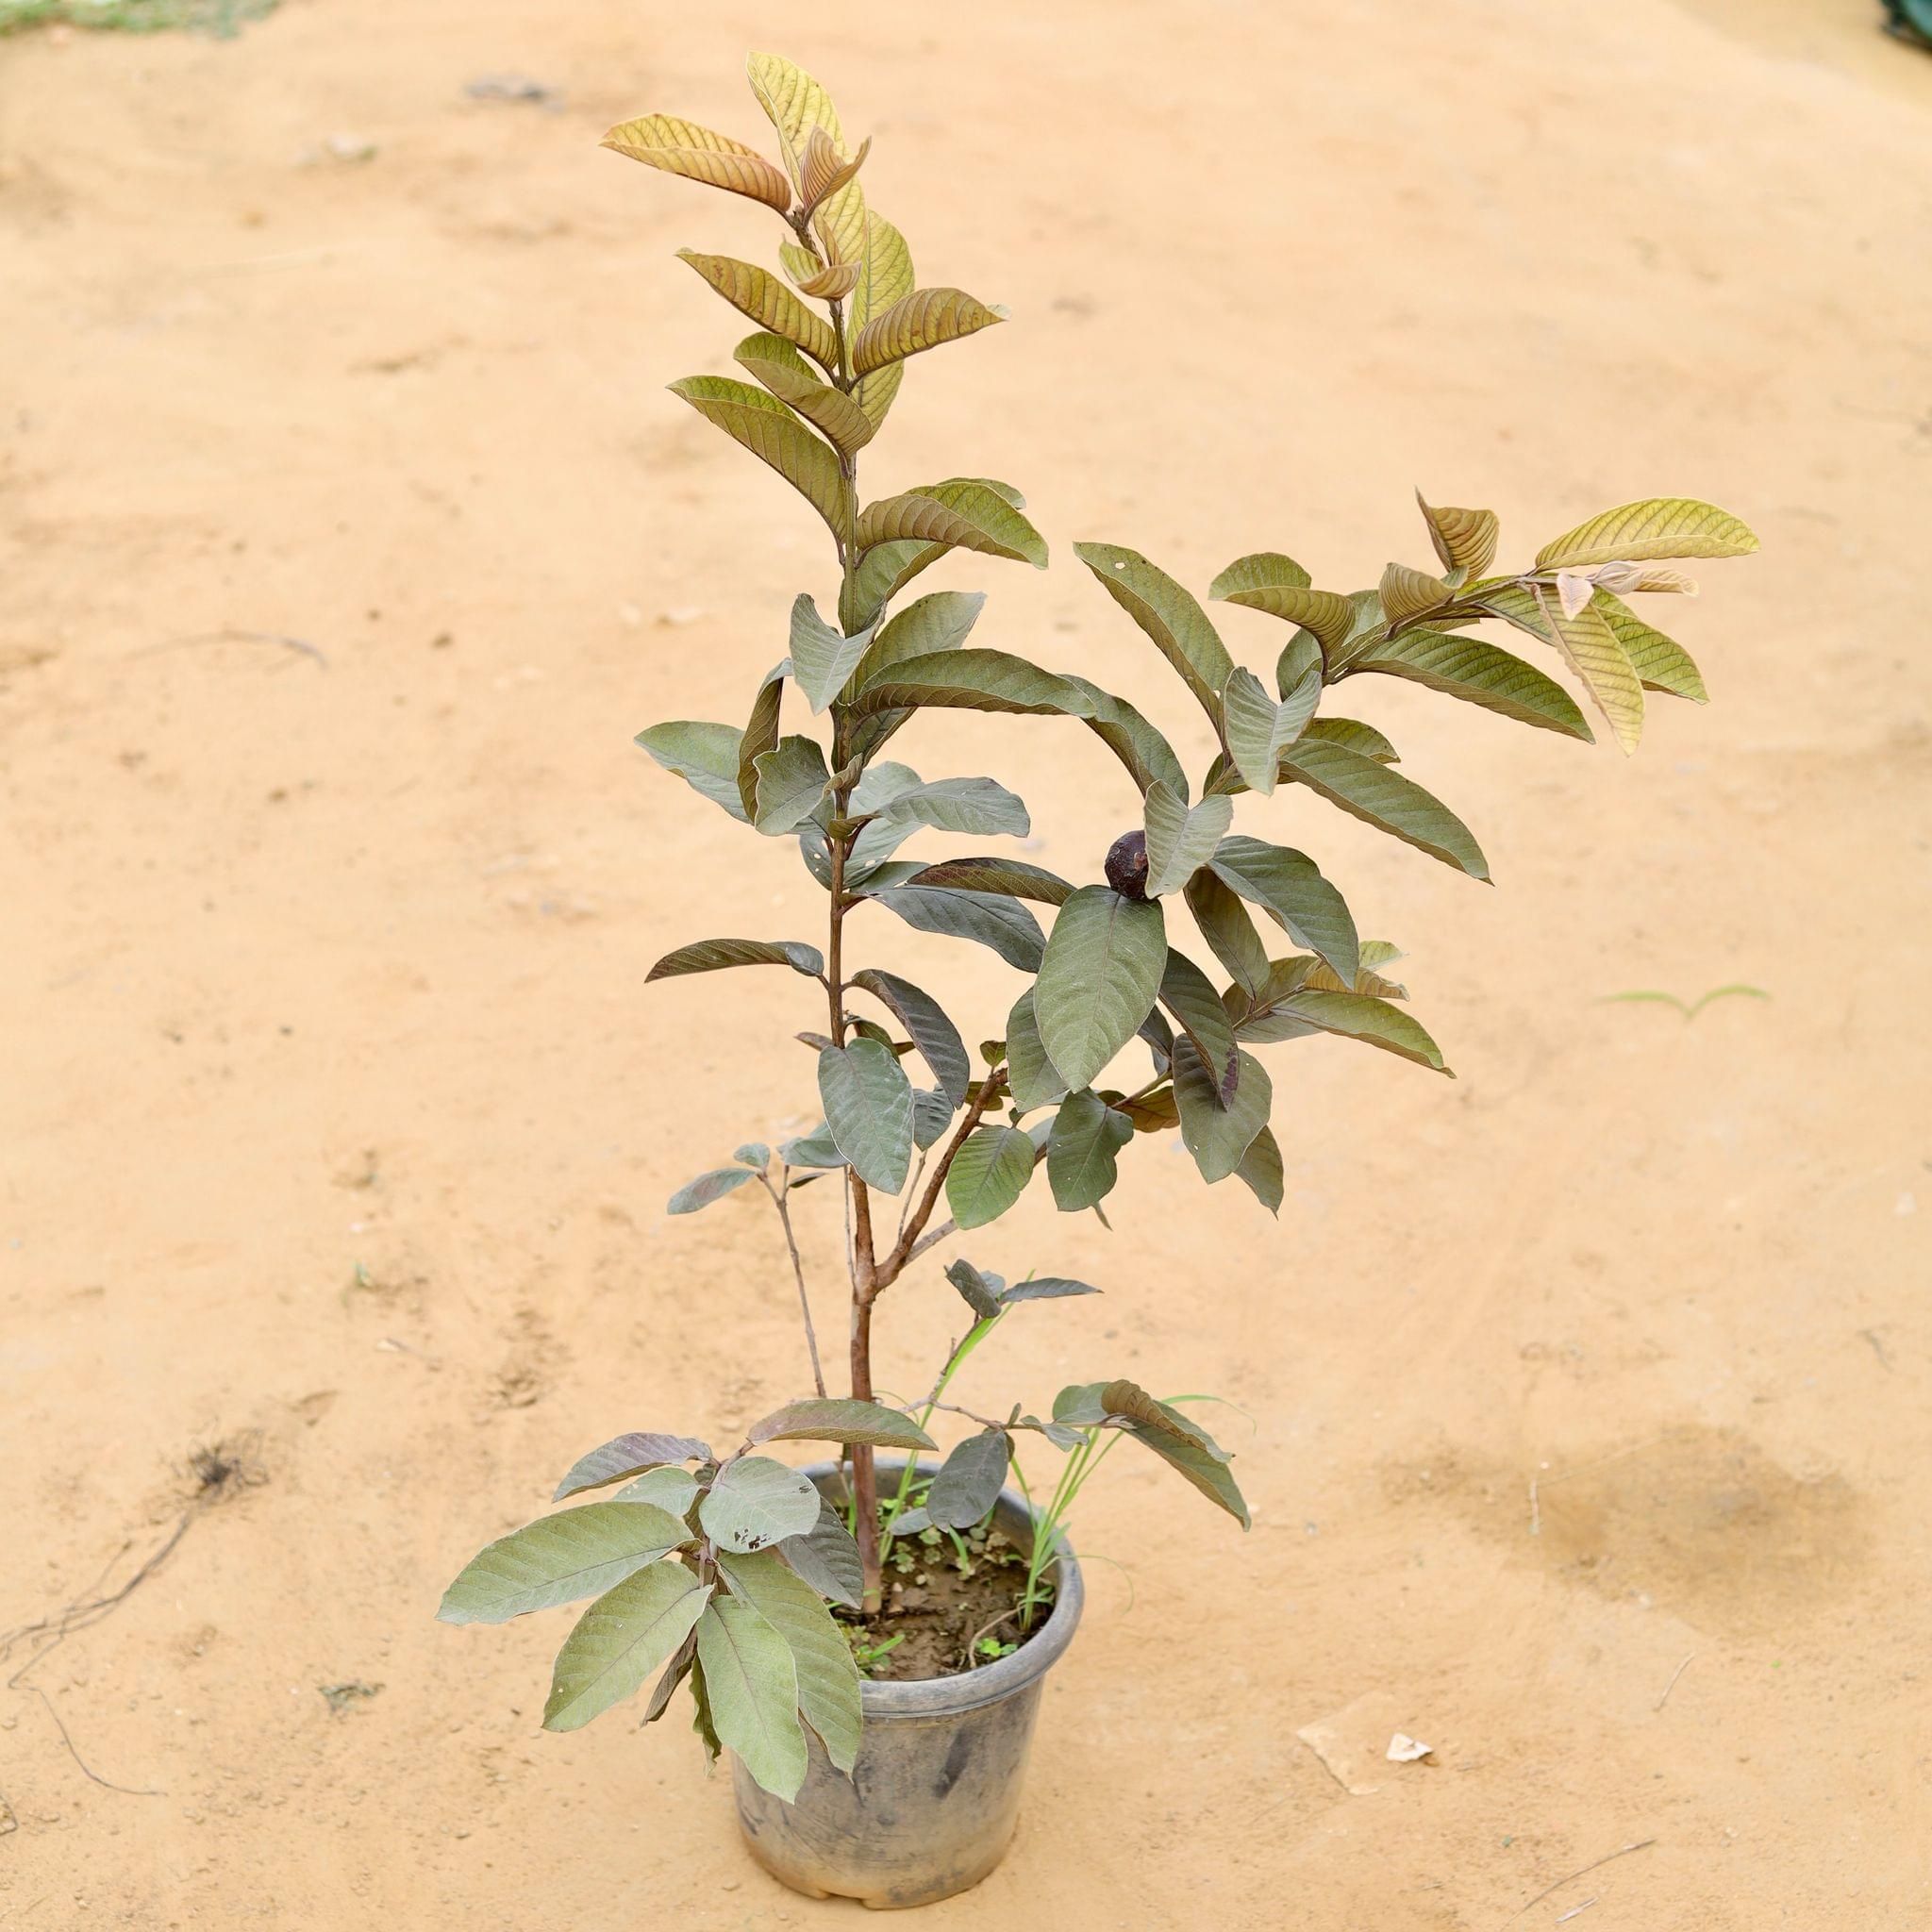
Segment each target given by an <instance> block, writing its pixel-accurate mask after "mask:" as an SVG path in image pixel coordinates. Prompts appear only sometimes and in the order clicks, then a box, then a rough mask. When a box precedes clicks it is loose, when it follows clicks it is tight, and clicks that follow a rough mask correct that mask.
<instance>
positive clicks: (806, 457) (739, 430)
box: [671, 375, 845, 540]
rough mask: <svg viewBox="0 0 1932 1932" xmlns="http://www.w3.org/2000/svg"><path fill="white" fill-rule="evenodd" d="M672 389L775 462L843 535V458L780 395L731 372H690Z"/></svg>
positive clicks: (708, 418)
mask: <svg viewBox="0 0 1932 1932" xmlns="http://www.w3.org/2000/svg"><path fill="white" fill-rule="evenodd" d="M671 393H672V394H673V395H675V396H677V397H679V398H681V399H682V400H683V401H685V402H687V403H689V404H690V405H691V408H694V409H695V410H696V411H697V412H698V414H699V415H701V416H702V417H704V418H705V420H706V421H707V422H708V423H715V424H716V425H718V427H719V428H720V429H722V430H724V433H725V435H727V436H729V437H731V438H733V439H734V440H735V441H738V442H741V443H742V444H743V445H744V447H745V448H746V449H748V450H750V452H751V453H752V455H753V456H755V457H757V458H758V460H759V461H760V462H765V463H769V464H770V465H771V466H772V468H773V469H774V470H776V471H777V473H778V474H779V475H781V476H783V477H784V479H785V480H786V482H788V483H790V484H791V487H792V488H793V489H794V490H796V491H798V492H799V494H800V495H801V496H803V497H804V498H805V500H806V501H807V502H808V503H809V504H810V505H811V507H812V508H814V509H815V510H817V511H818V513H819V514H820V516H822V517H824V520H825V523H826V524H827V525H828V526H829V527H830V529H831V532H832V534H833V535H834V536H835V537H839V538H841V540H842V538H843V536H844V534H845V482H844V478H843V477H842V476H841V475H840V473H839V458H838V457H837V456H836V455H834V453H833V451H832V449H831V446H830V445H829V444H828V443H824V442H821V441H819V439H818V438H817V437H816V436H814V435H813V434H812V433H811V431H810V430H809V429H808V428H807V427H806V426H805V425H804V424H803V423H801V422H800V421H799V420H798V418H797V417H796V416H794V415H793V414H792V413H791V410H790V409H788V408H786V407H785V405H784V404H783V403H781V402H779V401H778V400H777V398H776V397H775V396H768V395H767V394H766V393H765V392H764V391H763V390H761V389H754V388H753V387H752V386H751V384H750V383H748V382H736V381H734V380H733V379H732V378H731V377H730V376H728V375H687V376H686V377H685V378H684V379H683V380H682V381H681V382H674V383H673V384H672V385H671Z"/></svg>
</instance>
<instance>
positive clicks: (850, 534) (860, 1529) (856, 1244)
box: [791, 214, 1003, 1611]
mask: <svg viewBox="0 0 1932 1932" xmlns="http://www.w3.org/2000/svg"><path fill="white" fill-rule="evenodd" d="M791 225H792V227H793V229H794V231H795V232H796V234H797V236H798V239H799V240H800V242H804V243H805V244H806V246H808V247H810V246H812V240H811V232H810V222H809V219H808V217H807V216H805V215H803V214H801V215H799V216H797V217H795V218H794V219H793V221H792V223H791ZM829 306H830V308H831V317H832V332H833V334H834V335H835V337H836V338H837V339H838V343H839V371H838V375H837V376H836V377H835V378H834V380H835V381H836V383H837V385H838V387H839V389H840V390H841V391H842V392H843V393H844V394H846V395H850V394H851V393H852V391H854V390H855V389H856V388H857V387H858V380H857V378H856V377H855V375H853V371H852V337H851V333H850V331H849V330H848V328H847V326H846V319H845V311H844V304H843V303H842V302H833V303H831V304H830V305H829ZM839 475H840V479H841V484H842V486H843V488H842V491H841V497H842V504H841V509H842V524H843V527H842V529H841V531H840V532H839V534H838V546H839V566H840V571H841V586H840V589H841V595H840V599H839V607H840V611H841V628H842V627H843V623H844V618H845V614H846V613H847V612H849V611H850V610H851V609H852V608H853V598H852V591H853V586H854V583H855V581H856V579H857V576H858V541H857V530H858V460H857V458H855V457H852V456H847V455H843V454H841V456H840V458H839ZM832 721H833V723H832V770H833V772H834V773H835V774H842V773H843V772H844V771H845V768H846V766H847V764H848V763H849V762H850V761H851V758H852V748H851V745H850V743H849V741H848V739H847V736H846V730H845V722H844V719H843V717H842V715H841V708H840V707H839V706H838V705H837V704H836V703H835V704H834V705H833V707H832ZM851 804H852V785H851V782H850V781H849V780H847V781H846V782H843V783H841V784H839V785H836V786H835V787H834V789H833V792H832V823H833V825H834V826H835V827H836V828H837V829H835V830H834V831H833V832H832V833H831V834H830V835H829V837H828V839H827V841H826V842H827V845H828V846H829V848H830V854H831V902H832V904H831V914H830V929H829V932H828V935H827V943H826V947H825V994H826V1000H827V1017H828V1019H829V1022H830V1034H831V1040H832V1043H833V1044H834V1045H835V1046H843V1045H844V1043H845V958H844V927H845V913H846V909H847V908H846V896H845V865H846V860H847V859H848V858H849V857H850V856H851V850H852V838H853V834H852V833H851V831H850V830H849V829H846V825H847V821H848V819H849V817H850V813H851ZM1002 1071H1003V1070H1001V1069H998V1068H995V1069H994V1070H993V1071H992V1073H991V1074H989V1075H988V1077H987V1078H986V1080H985V1081H984V1082H982V1083H981V1086H980V1090H979V1091H978V1093H977V1094H976V1095H975V1096H974V1099H973V1101H972V1102H971V1104H970V1105H969V1106H968V1108H967V1110H966V1118H965V1120H964V1121H963V1122H962V1123H961V1124H960V1125H959V1128H958V1131H957V1132H956V1133H955V1134H954V1136H953V1138H952V1140H951V1141H949V1142H948V1143H947V1145H946V1147H945V1149H944V1151H943V1153H942V1154H941V1157H940V1158H939V1160H938V1162H937V1163H936V1164H935V1165H934V1168H933V1172H932V1174H931V1176H930V1178H929V1180H928V1182H927V1185H926V1189H925V1191H924V1194H922V1195H921V1196H920V1197H919V1199H918V1201H917V1203H916V1205H915V1206H914V1207H913V1209H912V1212H911V1214H910V1216H909V1217H908V1219H907V1220H906V1221H905V1222H904V1223H903V1224H902V1225H901V1226H900V1227H899V1229H898V1230H897V1233H896V1235H895V1237H894V1239H893V1241H892V1242H891V1249H890V1250H889V1252H888V1253H887V1254H886V1255H885V1256H884V1257H880V1256H879V1254H878V1251H877V1247H876V1244H875V1242H874V1235H873V1222H872V1194H871V1191H869V1190H868V1189H867V1187H866V1184H865V1183H864V1182H863V1181H862V1180H860V1179H859V1177H858V1175H857V1174H854V1173H853V1171H852V1170H851V1168H850V1167H847V1168H846V1169H845V1170H844V1175H845V1187H846V1189H847V1191H848V1198H849V1199H850V1202H851V1205H852V1245H851V1252H850V1254H849V1255H848V1256H847V1257H846V1258H847V1264H848V1271H849V1273H850V1275H851V1281H852V1325H851V1375H852V1393H853V1395H854V1396H855V1397H857V1398H858V1400H859V1401H862V1402H870V1401H871V1400H872V1399H873V1382H872V1309H873V1304H874V1302H875V1301H876V1300H877V1299H878V1297H879V1294H880V1291H882V1290H884V1289H887V1288H890V1287H891V1284H892V1283H893V1282H894V1281H895V1280H897V1279H898V1276H899V1274H900V1272H901V1271H902V1270H903V1269H904V1268H905V1266H906V1264H907V1263H908V1261H910V1260H911V1259H912V1258H913V1257H915V1256H917V1255H919V1254H921V1253H923V1252H924V1249H925V1248H927V1247H929V1246H930V1245H931V1244H932V1243H933V1242H934V1241H939V1240H941V1238H942V1237H943V1235H944V1234H945V1232H946V1231H947V1229H949V1228H950V1227H951V1225H952V1224H951V1223H950V1222H949V1223H947V1224H946V1227H945V1228H941V1229H937V1230H935V1231H934V1232H933V1233H931V1234H930V1235H928V1234H926V1232H925V1229H926V1224H927V1223H928V1222H929V1221H930V1220H931V1218H932V1215H933V1210H934V1208H936V1207H937V1206H938V1203H939V1200H940V1193H941V1189H942V1188H943V1187H944V1185H945V1178H946V1174H947V1171H948V1170H949V1169H950V1168H951V1166H952V1164H953V1158H954V1156H955V1155H957V1154H958V1151H959V1149H960V1148H961V1147H962V1146H963V1145H964V1144H965V1142H966V1141H967V1140H968V1138H969V1137H970V1136H971V1134H972V1132H973V1130H974V1127H975V1126H976V1125H977V1124H979V1122H980V1120H981V1119H982V1118H983V1117H984V1115H985V1114H986V1112H987V1110H988V1108H991V1105H992V1104H993V1100H994V1098H995V1096H996V1095H997V1093H998V1091H999V1081H1000V1078H1001V1074H1002ZM922 1237H924V1239H922ZM850 1448H851V1456H852V1506H853V1509H852V1514H853V1522H852V1528H853V1535H854V1537H855V1538H856V1540H857V1541H858V1555H859V1560H860V1562H861V1564H862V1565H863V1571H864V1587H863V1601H864V1607H865V1608H866V1609H867V1610H868V1611H873V1610H876V1609H877V1608H878V1607H879V1602H880V1580H879V1557H880V1536H879V1507H878V1471H877V1468H876V1466H875V1463H874V1456H873V1451H872V1448H871V1446H870V1445H869V1444H867V1443H863V1442H854V1443H852V1444H851V1445H850Z"/></svg>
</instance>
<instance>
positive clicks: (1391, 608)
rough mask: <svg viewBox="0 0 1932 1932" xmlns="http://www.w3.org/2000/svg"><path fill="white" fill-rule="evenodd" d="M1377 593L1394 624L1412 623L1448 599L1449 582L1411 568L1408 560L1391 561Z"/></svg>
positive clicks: (1383, 608) (1438, 608)
mask: <svg viewBox="0 0 1932 1932" xmlns="http://www.w3.org/2000/svg"><path fill="white" fill-rule="evenodd" d="M1378 594H1379V595H1380V597H1381V599H1382V611H1383V614H1384V615H1385V616H1386V617H1387V618H1388V620H1389V622H1390V623H1391V625H1400V624H1411V623H1413V622H1414V621H1415V620H1416V619H1417V618H1419V617H1426V616H1427V615H1428V614H1429V612H1430V611H1432V610H1440V609H1441V608H1442V607H1443V605H1445V604H1446V603H1448V602H1449V587H1448V585H1447V584H1445V583H1443V582H1442V580H1441V578H1440V577H1432V576H1430V575H1428V574H1427V573H1426V572H1424V571H1419V570H1411V569H1410V568H1409V567H1408V565H1407V564H1406V563H1391V565H1390V566H1389V567H1388V568H1387V569H1386V570H1385V571H1384V572H1383V573H1382V582H1381V587H1380V590H1379V592H1378Z"/></svg>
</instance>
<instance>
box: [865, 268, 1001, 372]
mask: <svg viewBox="0 0 1932 1932" xmlns="http://www.w3.org/2000/svg"><path fill="white" fill-rule="evenodd" d="M1006 319H1007V318H1006V314H1005V311H1004V310H1002V309H999V308H990V307H989V306H988V305H987V304H986V303H984V302H980V301H977V300H975V299H974V297H973V296H971V295H969V294H967V293H966V292H965V291H964V290H961V289H915V290H914V291H912V293H911V294H909V295H908V296H905V297H904V298H903V299H902V300H900V301H897V302H894V303H893V304H892V306H891V308H888V309H887V310H886V311H885V312H884V314H882V315H877V316H874V318H873V320H872V321H871V322H869V323H867V324H866V325H865V326H864V327H863V328H862V329H860V330H859V331H858V338H857V340H856V341H854V342H853V344H852V372H853V374H854V375H871V373H872V372H873V371H874V369H883V368H884V367H885V366H886V364H887V363H889V362H903V361H905V359H906V358H908V356H917V355H920V354H921V353H923V352H924V350H927V349H937V348H938V347H939V346H940V344H941V342H956V341H958V340H959V339H960V338H961V337H962V336H970V335H976V334H977V333H978V332H979V331H980V330H981V329H983V328H991V326H992V325H994V324H995V323H998V322H1004V321H1005V320H1006Z"/></svg>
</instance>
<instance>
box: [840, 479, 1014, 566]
mask: <svg viewBox="0 0 1932 1932" xmlns="http://www.w3.org/2000/svg"><path fill="white" fill-rule="evenodd" d="M908 539H913V540H917V541H920V542H924V543H943V544H946V545H948V546H950V547H951V548H953V549H956V550H977V551H979V552H980V553H982V554H983V555H984V556H987V557H1007V558H1013V559H1014V560H1016V561H1018V562H1022V563H1030V564H1031V565H1032V566H1033V567H1034V568H1035V569H1036V570H1044V569H1045V568H1046V540H1045V539H1044V538H1043V537H1042V536H1041V534H1040V532H1039V531H1038V530H1036V529H1035V528H1034V527H1033V525H1031V524H1030V523H1028V522H1027V521H1026V518H1025V516H1024V513H1023V512H1022V511H1021V510H1020V509H1019V508H1017V507H1016V506H1015V505H1014V504H1012V503H1010V502H1009V501H1008V499H1007V498H1006V497H1005V496H1003V495H1002V494H1001V493H1000V492H999V491H997V490H995V489H994V488H993V487H992V486H991V484H990V483H988V482H985V481H983V480H981V479H980V478H978V477H976V476H955V477H953V478H951V479H950V480H949V481H947V482H944V483H929V484H926V485H924V486H922V487H921V488H920V489H917V490H908V491H904V492H903V493H902V494H900V495H898V496H888V497H885V498H882V499H881V500H880V501H879V502H877V503H871V504H868V505H867V506H866V507H865V509H864V511H863V513H862V514H861V515H860V517H859V519H858V532H857V537H856V541H857V543H858V548H859V549H860V550H861V551H866V550H870V549H872V548H873V546H874V544H879V543H894V542H899V541H905V540H908Z"/></svg>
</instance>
